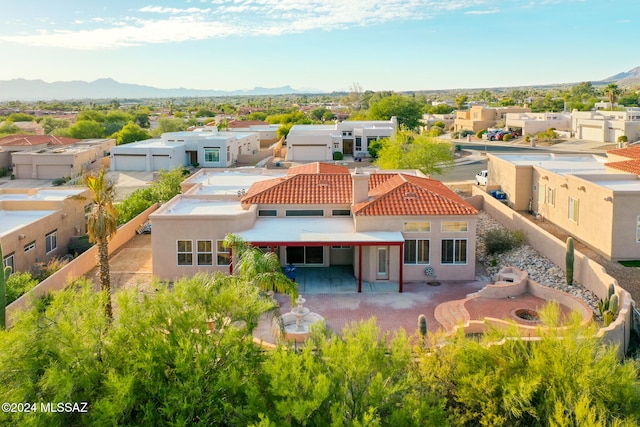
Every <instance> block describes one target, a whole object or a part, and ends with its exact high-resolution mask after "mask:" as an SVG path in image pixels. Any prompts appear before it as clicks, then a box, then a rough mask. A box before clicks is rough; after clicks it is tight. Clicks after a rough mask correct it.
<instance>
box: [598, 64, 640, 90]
mask: <svg viewBox="0 0 640 427" xmlns="http://www.w3.org/2000/svg"><path fill="white" fill-rule="evenodd" d="M603 81H604V82H606V83H616V84H617V85H618V86H636V85H640V67H636V68H634V69H632V70H629V71H627V72H626V73H618V74H616V75H615V76H611V77H609V78H607V79H604V80H603Z"/></svg>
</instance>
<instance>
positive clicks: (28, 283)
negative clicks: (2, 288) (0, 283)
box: [7, 272, 38, 305]
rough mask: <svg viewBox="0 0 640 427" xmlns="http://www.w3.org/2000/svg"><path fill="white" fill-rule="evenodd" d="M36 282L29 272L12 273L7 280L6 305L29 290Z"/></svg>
mask: <svg viewBox="0 0 640 427" xmlns="http://www.w3.org/2000/svg"><path fill="white" fill-rule="evenodd" d="M37 284H38V280H37V279H34V278H33V276H32V275H31V273H29V272H26V273H20V272H18V273H13V274H12V275H11V276H9V280H7V305H9V304H11V303H12V302H14V301H15V300H17V299H18V298H20V297H21V296H22V295H24V294H26V293H27V292H29V291H30V290H31V289H33V288H34V287H35V286H36V285H37Z"/></svg>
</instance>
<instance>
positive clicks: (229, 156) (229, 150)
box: [227, 147, 231, 163]
mask: <svg viewBox="0 0 640 427" xmlns="http://www.w3.org/2000/svg"><path fill="white" fill-rule="evenodd" d="M230 161H231V147H227V163H229V162H230Z"/></svg>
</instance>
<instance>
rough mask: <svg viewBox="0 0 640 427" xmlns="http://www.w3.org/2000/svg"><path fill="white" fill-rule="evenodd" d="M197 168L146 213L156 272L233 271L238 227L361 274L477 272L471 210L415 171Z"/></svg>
mask: <svg viewBox="0 0 640 427" xmlns="http://www.w3.org/2000/svg"><path fill="white" fill-rule="evenodd" d="M273 173H274V172H273V171H269V170H260V169H251V170H248V169H247V170H232V171H224V172H214V171H204V170H203V171H200V172H199V173H197V174H196V175H194V176H193V177H191V178H189V179H188V180H187V181H185V183H184V185H183V190H184V191H185V193H184V194H182V195H179V196H176V197H175V198H174V199H172V200H171V201H169V202H167V203H166V204H165V205H164V206H162V207H161V208H160V209H158V210H157V211H156V212H154V213H153V214H152V215H151V216H150V220H151V222H152V225H153V233H152V247H153V258H154V260H155V261H154V263H153V273H154V275H155V276H158V277H159V278H160V279H163V280H174V279H176V278H179V277H182V276H184V275H190V274H194V273H196V272H197V271H212V270H221V271H225V272H228V271H230V268H231V267H230V264H231V262H232V254H231V251H230V250H229V249H227V248H224V246H223V244H222V241H223V239H224V238H225V236H226V235H227V234H228V233H234V234H236V235H238V236H240V237H242V238H243V239H244V240H245V241H247V242H249V243H252V244H253V245H255V246H258V247H260V248H262V249H263V250H265V251H267V250H270V251H275V252H276V253H277V254H278V256H279V258H280V262H281V264H282V265H285V264H288V263H293V264H294V265H296V266H297V267H317V268H329V267H331V266H332V265H350V266H352V268H353V273H354V276H355V278H357V281H358V284H359V285H358V288H359V290H360V289H361V286H362V282H363V281H368V282H375V281H383V282H389V281H391V282H394V283H398V284H399V290H402V286H403V285H402V284H403V282H405V281H412V282H414V281H426V280H433V279H434V277H437V279H438V280H473V279H474V278H475V244H476V243H475V233H476V214H477V211H476V209H474V208H473V207H472V206H471V205H470V204H469V203H467V202H466V201H465V200H463V199H462V198H461V197H460V196H458V195H457V194H455V193H454V192H453V191H451V190H450V189H449V188H447V187H446V186H445V185H444V184H442V183H441V182H439V181H436V180H433V179H429V178H426V177H424V176H422V174H421V173H420V172H418V171H401V172H381V171H377V170H372V171H367V172H364V171H361V170H356V171H355V172H350V171H349V169H348V168H346V167H343V166H337V165H332V164H326V163H310V164H306V165H301V166H297V167H293V168H291V169H289V171H288V173H287V174H286V175H283V176H274V175H272V174H273Z"/></svg>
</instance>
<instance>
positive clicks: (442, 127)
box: [431, 120, 447, 129]
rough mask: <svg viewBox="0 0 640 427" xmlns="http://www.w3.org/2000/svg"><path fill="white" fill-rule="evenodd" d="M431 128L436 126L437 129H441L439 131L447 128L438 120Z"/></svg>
mask: <svg viewBox="0 0 640 427" xmlns="http://www.w3.org/2000/svg"><path fill="white" fill-rule="evenodd" d="M431 126H437V127H439V128H441V129H444V128H446V127H447V125H446V124H445V123H444V122H443V121H442V120H438V121H437V122H435V123H434V124H433V125H431Z"/></svg>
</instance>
